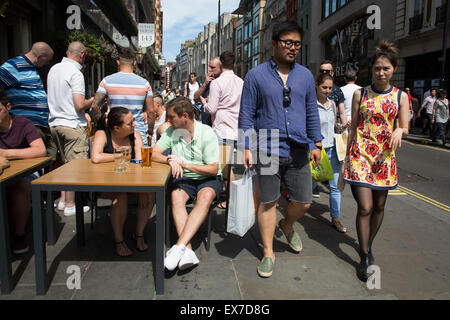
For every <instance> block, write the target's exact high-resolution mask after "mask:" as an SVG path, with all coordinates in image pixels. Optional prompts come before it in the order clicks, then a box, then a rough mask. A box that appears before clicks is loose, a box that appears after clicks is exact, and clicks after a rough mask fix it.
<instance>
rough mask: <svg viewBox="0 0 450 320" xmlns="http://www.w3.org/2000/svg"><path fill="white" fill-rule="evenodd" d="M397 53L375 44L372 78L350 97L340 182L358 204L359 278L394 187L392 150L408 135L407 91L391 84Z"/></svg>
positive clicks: (364, 271)
mask: <svg viewBox="0 0 450 320" xmlns="http://www.w3.org/2000/svg"><path fill="white" fill-rule="evenodd" d="M397 52H398V51H397V49H396V48H395V47H394V45H393V44H392V43H389V42H381V43H380V44H379V46H378V47H377V49H376V53H375V55H374V57H373V58H372V66H373V67H372V78H373V81H374V82H373V84H372V85H370V86H368V87H365V88H361V89H360V90H357V91H355V93H354V95H353V101H352V124H351V128H350V134H349V137H348V141H349V143H348V147H347V156H346V159H345V162H344V163H345V165H346V168H345V175H344V181H345V182H346V183H348V184H350V185H351V189H352V194H353V197H354V199H355V200H356V203H357V206H358V212H357V216H356V230H357V233H358V242H359V247H360V253H359V254H360V258H361V262H360V264H359V266H358V269H357V274H358V277H359V278H360V279H361V280H363V281H366V280H367V278H368V276H369V275H368V273H367V268H368V267H369V265H371V264H373V262H374V258H373V255H372V250H371V248H372V243H373V240H374V238H375V236H376V234H377V232H378V230H379V229H380V226H381V223H382V221H383V216H384V206H385V203H386V198H387V195H388V190H391V189H395V188H396V187H397V181H398V178H397V164H396V157H395V150H396V148H397V147H400V146H401V140H402V137H404V136H406V135H407V134H408V122H409V101H408V96H407V95H406V93H404V92H402V91H401V90H399V89H397V88H396V87H394V86H392V85H391V84H390V80H391V78H392V75H393V74H394V72H395V71H396V70H397V67H398V53H397ZM396 119H398V125H397V128H396V129H395V130H394V125H395V123H396Z"/></svg>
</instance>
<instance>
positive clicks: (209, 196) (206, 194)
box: [197, 188, 216, 205]
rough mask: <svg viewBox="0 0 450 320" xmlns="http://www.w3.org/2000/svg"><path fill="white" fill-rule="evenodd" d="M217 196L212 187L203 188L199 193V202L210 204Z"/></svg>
mask: <svg viewBox="0 0 450 320" xmlns="http://www.w3.org/2000/svg"><path fill="white" fill-rule="evenodd" d="M215 198H216V192H215V191H214V190H213V189H212V188H203V189H201V190H200V191H199V193H198V195H197V202H201V203H204V204H205V205H210V204H211V203H212V202H213V201H214V199H215Z"/></svg>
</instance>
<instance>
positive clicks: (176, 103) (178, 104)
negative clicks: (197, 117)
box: [166, 97, 194, 120]
mask: <svg viewBox="0 0 450 320" xmlns="http://www.w3.org/2000/svg"><path fill="white" fill-rule="evenodd" d="M171 108H173V112H175V113H176V114H177V116H178V117H181V116H183V113H185V112H186V113H187V114H188V116H189V119H191V120H194V106H193V105H192V103H191V101H189V99H188V98H186V97H178V98H175V99H173V100H171V101H170V102H168V103H167V104H166V110H167V111H169V109H171Z"/></svg>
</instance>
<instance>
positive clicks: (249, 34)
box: [248, 21, 253, 37]
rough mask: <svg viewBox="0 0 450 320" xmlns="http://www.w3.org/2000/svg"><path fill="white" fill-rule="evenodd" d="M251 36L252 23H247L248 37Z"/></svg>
mask: <svg viewBox="0 0 450 320" xmlns="http://www.w3.org/2000/svg"><path fill="white" fill-rule="evenodd" d="M252 34H253V22H252V21H250V22H249V23H248V36H249V37H251V36H252Z"/></svg>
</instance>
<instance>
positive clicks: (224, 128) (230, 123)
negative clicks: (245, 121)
mask: <svg viewBox="0 0 450 320" xmlns="http://www.w3.org/2000/svg"><path fill="white" fill-rule="evenodd" d="M234 61H235V58H234V53H232V52H230V51H225V52H223V53H222V54H221V55H220V63H221V65H222V74H221V75H220V77H218V78H217V79H215V80H213V81H211V85H210V88H209V96H208V102H206V99H204V98H203V97H201V98H200V99H201V101H202V103H203V108H204V110H205V112H207V113H209V114H211V118H212V122H213V125H212V128H213V129H214V130H215V131H216V133H217V135H218V136H219V137H220V138H222V139H223V140H233V141H237V137H238V133H237V127H238V116H239V109H240V106H241V94H242V87H243V86H244V81H243V80H242V79H241V78H239V77H238V76H237V75H235V74H234V72H233V69H234ZM224 144H226V143H224Z"/></svg>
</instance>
